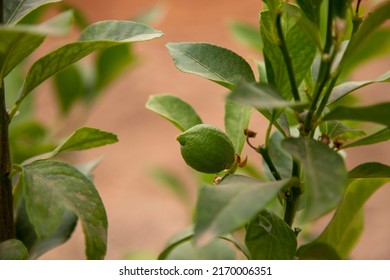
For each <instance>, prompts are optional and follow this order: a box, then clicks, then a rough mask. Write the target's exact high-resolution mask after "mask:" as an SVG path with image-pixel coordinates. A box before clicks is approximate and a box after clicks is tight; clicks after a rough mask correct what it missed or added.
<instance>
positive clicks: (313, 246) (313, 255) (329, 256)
mask: <svg viewBox="0 0 390 280" xmlns="http://www.w3.org/2000/svg"><path fill="white" fill-rule="evenodd" d="M297 256H298V257H299V259H300V260H341V257H340V255H339V254H338V253H337V251H336V250H335V249H334V248H333V247H332V246H329V245H328V244H326V243H310V244H308V245H304V246H302V247H300V248H299V249H298V251H297Z"/></svg>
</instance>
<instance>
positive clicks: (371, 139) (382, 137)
mask: <svg viewBox="0 0 390 280" xmlns="http://www.w3.org/2000/svg"><path fill="white" fill-rule="evenodd" d="M389 139H390V128H388V127H386V128H384V129H382V130H380V131H378V132H376V133H374V134H371V135H368V136H367V137H364V138H360V139H358V140H356V141H355V142H352V143H350V144H347V145H344V146H343V148H344V149H346V148H352V147H358V146H364V145H371V144H376V143H380V142H384V141H387V140H389Z"/></svg>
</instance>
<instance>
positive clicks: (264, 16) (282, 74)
mask: <svg viewBox="0 0 390 280" xmlns="http://www.w3.org/2000/svg"><path fill="white" fill-rule="evenodd" d="M290 8H291V9H294V7H293V6H291V5H290ZM295 8H296V7H295ZM296 9H297V8H296ZM285 15H286V14H285ZM260 21H261V22H260V23H261V28H260V30H261V36H262V38H263V44H264V49H263V53H264V59H265V63H266V69H267V78H268V82H269V83H270V84H271V85H273V86H275V87H276V88H277V89H278V90H279V92H280V93H281V94H282V96H283V97H284V98H285V99H288V100H289V99H292V92H291V85H290V82H289V75H288V73H287V68H286V64H285V61H284V58H283V55H282V52H281V50H280V46H279V45H278V39H277V38H278V37H276V38H275V31H273V30H275V23H274V20H273V17H272V15H271V13H270V12H269V11H263V12H261V14H260ZM283 21H284V23H283V24H282V26H283V31H284V37H285V41H286V45H287V49H288V52H289V55H290V57H291V61H292V66H293V70H294V74H295V80H296V84H297V85H298V86H299V85H300V84H301V82H302V81H303V79H304V78H305V76H306V73H307V72H308V71H309V70H310V67H311V64H312V61H313V58H314V55H315V53H316V45H315V43H314V41H313V40H312V39H311V38H310V37H309V36H308V35H307V33H306V31H304V30H303V29H302V28H301V25H300V24H298V22H297V19H296V18H295V17H293V16H288V15H287V18H286V17H283Z"/></svg>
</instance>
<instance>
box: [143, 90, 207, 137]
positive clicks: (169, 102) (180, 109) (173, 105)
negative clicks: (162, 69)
mask: <svg viewBox="0 0 390 280" xmlns="http://www.w3.org/2000/svg"><path fill="white" fill-rule="evenodd" d="M146 108H148V109H149V110H151V111H153V112H155V113H157V114H159V115H160V116H162V117H164V118H165V119H167V120H168V121H170V122H171V123H173V124H174V125H175V126H176V127H177V128H178V129H180V130H181V131H185V130H187V129H190V128H191V127H193V126H195V125H197V124H201V123H202V120H201V119H200V117H199V116H198V114H197V113H196V112H195V110H194V109H193V108H192V107H191V105H189V104H188V103H187V102H184V101H183V100H181V99H180V98H178V97H176V96H173V95H168V94H166V95H153V96H150V97H149V100H148V102H147V103H146Z"/></svg>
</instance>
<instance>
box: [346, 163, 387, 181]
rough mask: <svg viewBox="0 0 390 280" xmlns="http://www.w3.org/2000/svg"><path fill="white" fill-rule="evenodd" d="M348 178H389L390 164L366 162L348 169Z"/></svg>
mask: <svg viewBox="0 0 390 280" xmlns="http://www.w3.org/2000/svg"><path fill="white" fill-rule="evenodd" d="M348 177H349V178H390V166H388V165H386V164H382V163H379V162H366V163H363V164H361V165H358V166H356V167H355V168H354V169H352V170H351V171H349V173H348Z"/></svg>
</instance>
